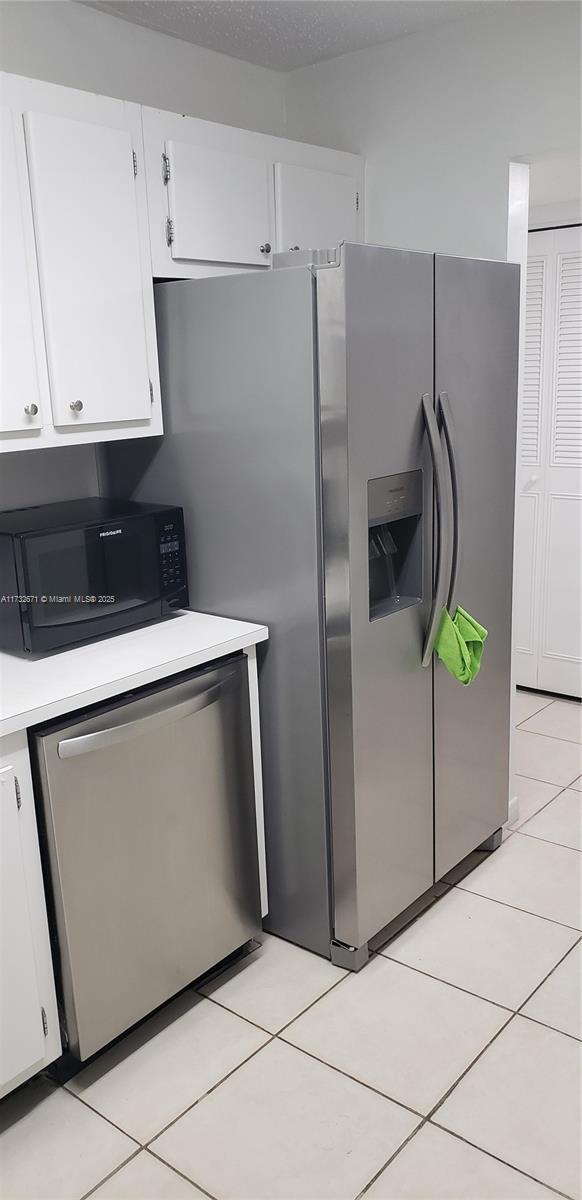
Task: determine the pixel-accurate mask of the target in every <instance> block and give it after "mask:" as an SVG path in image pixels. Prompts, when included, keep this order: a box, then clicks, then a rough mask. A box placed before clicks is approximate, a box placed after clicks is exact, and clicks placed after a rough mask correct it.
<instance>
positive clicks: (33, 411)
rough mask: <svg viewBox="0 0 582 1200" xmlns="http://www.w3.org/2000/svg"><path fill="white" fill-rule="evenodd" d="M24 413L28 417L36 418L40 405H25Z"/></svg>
mask: <svg viewBox="0 0 582 1200" xmlns="http://www.w3.org/2000/svg"><path fill="white" fill-rule="evenodd" d="M24 411H25V413H26V415H27V417H36V415H37V413H38V404H25V405H24Z"/></svg>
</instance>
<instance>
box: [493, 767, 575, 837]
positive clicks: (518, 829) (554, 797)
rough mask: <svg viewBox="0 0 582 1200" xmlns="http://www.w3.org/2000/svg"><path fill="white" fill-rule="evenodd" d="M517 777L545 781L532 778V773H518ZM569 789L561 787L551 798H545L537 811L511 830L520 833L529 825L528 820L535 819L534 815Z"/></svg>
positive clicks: (553, 785) (551, 785)
mask: <svg viewBox="0 0 582 1200" xmlns="http://www.w3.org/2000/svg"><path fill="white" fill-rule="evenodd" d="M516 779H531V782H532V783H543V782H544V781H543V779H532V778H531V775H516ZM549 786H550V787H558V784H557V783H552V784H550V785H549ZM567 791H568V787H567V786H566V787H563V788H560V791H559V792H556V794H555V796H550V798H549V799H548V800H545V801H544V803H543V804H542V805H541V806H540V808H536V811H535V812H533V813H532V814H531V816H530V817H526V818H525V821H520V823H519V825H517V826H516V828H515V829H512V830H511V832H512V833H519V831H520V829H522V828H523V826H524V825H527V823H528V821H533V819H534V817H537V816H539V814H540V813H541V812H543V811H544V808H547V807H548V805H549V804H553V803H554V800H557V799H558V796H561V795H563V793H564V792H567ZM508 828H509V826H508Z"/></svg>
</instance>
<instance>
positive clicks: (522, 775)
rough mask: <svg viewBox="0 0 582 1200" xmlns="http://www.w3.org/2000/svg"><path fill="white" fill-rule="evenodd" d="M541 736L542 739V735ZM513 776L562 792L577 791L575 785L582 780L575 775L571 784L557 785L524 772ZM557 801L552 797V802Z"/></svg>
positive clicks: (515, 772)
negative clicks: (567, 789)
mask: <svg viewBox="0 0 582 1200" xmlns="http://www.w3.org/2000/svg"><path fill="white" fill-rule="evenodd" d="M532 736H534V737H535V736H536V735H535V734H533V735H532ZM539 736H540V737H541V734H540V735H539ZM570 745H573V746H577V745H578V743H577V742H571V743H570ZM513 774H514V776H515V778H516V779H529V780H530V782H531V783H545V784H546V787H555V788H558V790H559V791H560V792H563V791H565V789H566V788H573V790H574V791H576V790H577V789H576V788H575V787H574V784H575V783H577V782H578V780H579V779H580V775H575V776H574V779H572V781H571V782H570V783H556V781H555V779H538V777H537V775H526V774H525V772H524V771H514V772H513ZM555 799H556V797H555V796H552V800H555Z"/></svg>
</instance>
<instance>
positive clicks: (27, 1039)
mask: <svg viewBox="0 0 582 1200" xmlns="http://www.w3.org/2000/svg"><path fill="white" fill-rule="evenodd" d="M0 961H1V963H2V970H1V972H0V1096H4V1095H6V1093H7V1092H10V1091H12V1089H13V1088H15V1087H18V1085H19V1084H20V1083H23V1082H24V1080H25V1079H28V1078H30V1076H31V1075H34V1074H35V1073H36V1072H37V1071H40V1070H42V1068H43V1067H45V1066H48V1064H49V1063H51V1062H53V1061H54V1060H55V1059H56V1058H58V1057H59V1055H60V1054H61V1039H60V1033H59V1020H58V1013H57V1002H56V995H55V985H54V976H53V968H52V959H51V950H50V941H49V932H48V923H47V913H46V904H45V897H44V888H43V879H42V871H41V863H40V854H39V846H38V832H37V825H36V815H35V808H34V796H33V791H32V778H31V773H30V761H29V755H28V745H27V741H26V734H25V733H20V734H11V735H10V736H8V737H5V738H2V739H0Z"/></svg>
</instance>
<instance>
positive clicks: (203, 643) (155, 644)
mask: <svg viewBox="0 0 582 1200" xmlns="http://www.w3.org/2000/svg"><path fill="white" fill-rule="evenodd" d="M267 637H268V630H267V628H266V626H264V625H251V624H249V623H248V622H247V621H232V620H230V619H229V618H227V617H215V616H211V615H209V614H208V613H198V612H189V611H188V612H186V611H184V612H180V613H176V614H175V615H172V616H171V617H167V618H165V619H164V620H163V621H158V622H155V623H152V624H149V625H142V626H140V627H138V628H137V629H129V630H127V631H126V632H123V633H118V634H114V635H113V636H111V637H106V638H102V639H101V640H99V641H93V642H86V643H84V644H82V645H80V646H73V647H72V648H71V649H69V650H62V651H60V652H59V653H55V654H51V655H48V656H46V657H44V658H34V657H31V656H30V655H24V654H23V655H19V656H16V655H12V654H0V736H4V735H5V734H8V733H15V732H16V731H18V730H21V729H26V728H28V727H29V726H31V725H36V724H38V722H39V721H46V720H50V719H51V718H52V717H57V716H60V715H61V714H62V713H67V712H73V711H74V710H75V709H77V708H84V707H85V705H87V704H95V703H97V702H98V701H100V700H107V699H109V698H110V697H111V696H116V695H119V694H120V693H121V692H125V691H127V690H128V689H129V688H136V687H141V686H143V685H144V684H148V683H154V682H155V681H156V680H157V679H164V678H166V676H169V675H175V674H177V673H178V672H179V671H187V670H189V669H190V668H191V667H197V666H201V665H202V664H203V663H206V662H211V661H212V660H213V659H214V658H222V657H224V656H225V655H227V654H233V653H234V652H235V651H236V650H244V649H247V648H248V647H249V646H254V645H256V643H257V642H263V641H265V640H266V639H267Z"/></svg>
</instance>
